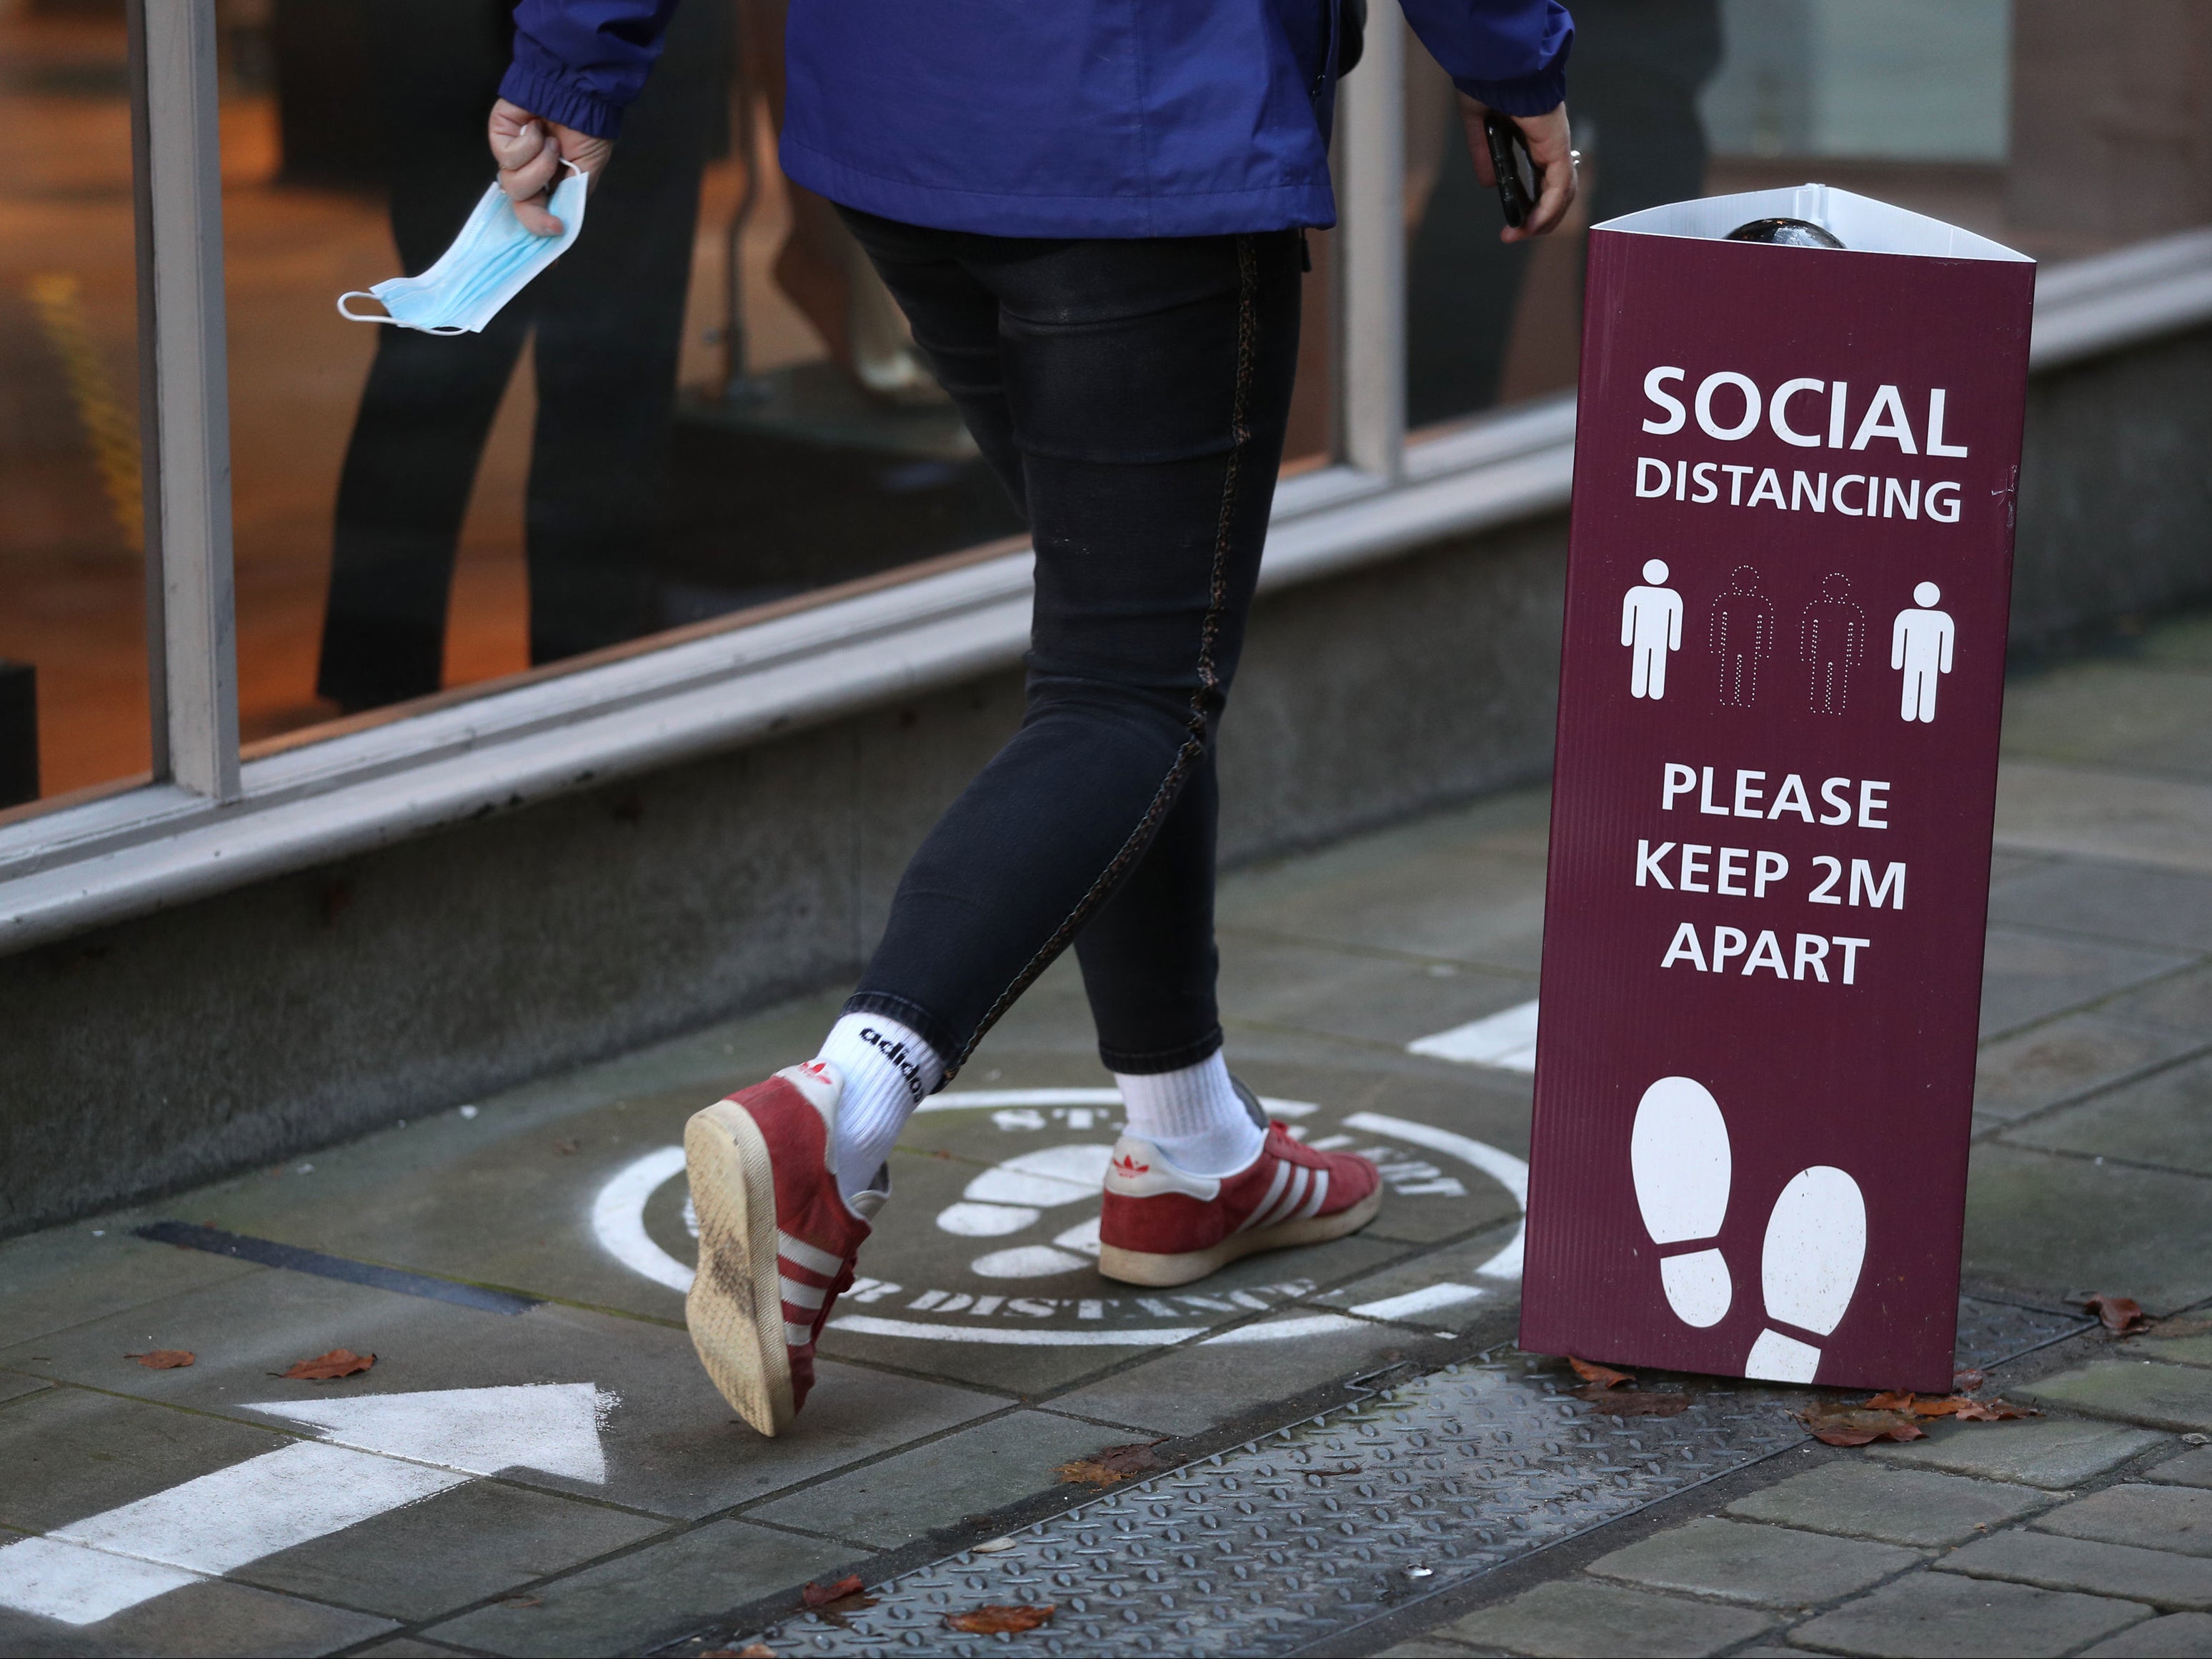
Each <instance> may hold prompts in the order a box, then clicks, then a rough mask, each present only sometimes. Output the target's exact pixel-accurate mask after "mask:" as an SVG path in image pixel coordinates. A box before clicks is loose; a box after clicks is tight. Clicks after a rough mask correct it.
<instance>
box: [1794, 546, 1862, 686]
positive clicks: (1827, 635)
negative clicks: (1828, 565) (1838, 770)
mask: <svg viewBox="0 0 2212 1659" xmlns="http://www.w3.org/2000/svg"><path fill="white" fill-rule="evenodd" d="M1866 649H1867V619H1866V612H1865V611H1862V610H1860V609H1859V607H1858V606H1857V604H1855V603H1854V602H1853V601H1852V599H1851V584H1850V579H1849V578H1848V577H1845V576H1844V575H1843V574H1840V573H1833V574H1829V575H1826V576H1823V577H1822V578H1821V579H1820V598H1819V599H1815V600H1814V601H1813V602H1812V603H1811V604H1810V605H1807V606H1806V607H1805V620H1804V623H1803V624H1802V628H1801V629H1800V632H1799V655H1800V656H1801V657H1802V659H1803V660H1804V661H1805V662H1806V663H1807V664H1808V665H1809V666H1810V667H1811V669H1812V671H1813V675H1812V684H1811V687H1810V690H1809V693H1808V696H1809V697H1810V699H1811V702H1812V706H1813V712H1814V714H1842V713H1843V712H1844V706H1845V705H1846V704H1847V703H1849V702H1850V694H1851V665H1852V664H1853V663H1856V662H1860V661H1863V660H1864V659H1865V657H1866Z"/></svg>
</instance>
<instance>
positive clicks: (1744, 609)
mask: <svg viewBox="0 0 2212 1659" xmlns="http://www.w3.org/2000/svg"><path fill="white" fill-rule="evenodd" d="M1774 635H1775V627H1774V602H1773V601H1772V600H1771V599H1768V598H1767V597H1766V595H1765V594H1764V593H1762V592H1759V572H1758V571H1757V570H1756V569H1755V568H1753V567H1752V566H1750V565H1747V564H1740V565H1738V566H1736V568H1735V569H1734V570H1731V571H1730V572H1729V585H1728V592H1725V593H1723V594H1722V595H1721V596H1720V598H1719V599H1716V600H1714V601H1713V623H1712V631H1711V639H1710V641H1709V643H1710V645H1711V649H1712V653H1713V654H1714V655H1715V656H1717V657H1718V658H1719V659H1721V701H1722V702H1724V703H1729V704H1731V705H1733V706H1734V707H1735V708H1750V707H1751V705H1752V704H1753V702H1757V701H1758V699H1759V659H1761V658H1762V657H1771V656H1772V655H1773V654H1774Z"/></svg>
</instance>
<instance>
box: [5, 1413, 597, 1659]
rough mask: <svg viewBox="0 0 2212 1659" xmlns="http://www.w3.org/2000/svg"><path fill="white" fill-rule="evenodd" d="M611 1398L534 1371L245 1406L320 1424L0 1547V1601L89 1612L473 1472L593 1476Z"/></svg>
mask: <svg viewBox="0 0 2212 1659" xmlns="http://www.w3.org/2000/svg"><path fill="white" fill-rule="evenodd" d="M615 1403H616V1401H615V1397H614V1396H613V1395H603V1394H601V1393H600V1392H599V1390H598V1389H596V1388H594V1387H593V1386H592V1384H591V1383H537V1384H532V1385H527V1386H524V1387H520V1388H502V1389H441V1390H440V1391H438V1392H436V1393H431V1394H386V1395H366V1396H363V1397H362V1398H359V1399H353V1400H317V1401H289V1400H288V1401H269V1402H268V1403H266V1404H264V1405H258V1406H248V1407H246V1410H247V1411H255V1412H266V1413H269V1414H270V1416H272V1417H285V1418H289V1419H292V1420H293V1421H295V1422H299V1423H308V1424H312V1425H314V1426H315V1427H317V1428H319V1429H320V1430H322V1431H323V1438H322V1439H321V1440H320V1441H303V1442H301V1443H298V1444H296V1445H290V1446H286V1447H284V1448H283V1449H282V1450H280V1451H273V1452H270V1453H267V1454H265V1455H263V1456H260V1457H253V1458H248V1459H247V1460H246V1462H243V1463H234V1464H232V1465H231V1466H230V1467H229V1468H227V1469H217V1470H216V1472H215V1473H214V1474H204V1475H202V1476H200V1478H199V1479H198V1480H187V1481H185V1483H184V1484H183V1485H182V1486H172V1487H170V1488H169V1489H168V1490H167V1492H155V1494H154V1495H153V1496H152V1497H151V1498H140V1499H139V1500H138V1501H137V1503H135V1504H124V1505H123V1506H122V1507H121V1508H119V1509H112V1510H107V1511H106V1513H105V1514H102V1515H95V1516H91V1517H90V1518H88V1519H87V1520H83V1521H76V1522H71V1523H70V1524H69V1525H68V1526H65V1527H57V1528H54V1529H53V1530H52V1532H50V1533H48V1534H46V1536H45V1537H43V1538H27V1539H24V1540H22V1541H21V1542H19V1543H14V1544H9V1545H8V1546H6V1547H0V1607H15V1608H17V1609H19V1610H21V1611H22V1612H24V1613H40V1614H42V1615H43V1616H45V1617H46V1618H48V1619H58V1620H61V1621H62V1622H63V1623H64V1624H69V1625H91V1624H97V1623H98V1622H99V1621H100V1620H102V1619H107V1618H112V1617H113V1616H114V1615H115V1614H116V1613H121V1612H122V1611H124V1610H125V1608H126V1607H136V1606H137V1605H138V1603H140V1602H141V1601H150V1600H152V1599H153V1598H154V1597H155V1596H156V1595H162V1594H164V1593H166V1592H167V1591H169V1590H173V1589H181V1588H182V1587H183V1586H185V1585H186V1584H193V1583H199V1582H200V1581H201V1580H203V1579H204V1578H209V1577H219V1576H220V1575H222V1574H223V1573H226V1572H228V1571H232V1570H233V1569H234V1568H238V1567H242V1566H244V1565H246V1563H247V1562H249V1561H258V1560H259V1559H261V1558H262V1557H263V1556H264V1555H274V1554H276V1552H277V1551H279V1550H287V1549H290V1548H291V1547H293V1546H294V1545H295V1544H304V1543H307V1541H309V1540H311V1539H316V1538H320V1537H322V1536H324V1535H325V1534H328V1533H333V1532H340V1531H343V1529H344V1528H348V1527H350V1526H353V1525H355V1524H356V1522H362V1521H366V1520H368V1519H369V1518H370V1517H371V1516H378V1515H382V1514H383V1513H384V1512H385V1511H386V1510H396V1509H400V1508H404V1506H405V1505H407V1504H416V1503H420V1502H421V1501H422V1499H424V1498H430V1497H434V1496H435V1495H436V1494H437V1493H439V1492H444V1491H446V1490H447V1489H448V1488H449V1487H453V1486H461V1485H464V1484H465V1483H466V1482H468V1481H470V1480H474V1479H476V1478H477V1476H478V1475H485V1474H498V1473H499V1472H500V1471H501V1469H510V1468H526V1469H537V1470H539V1471H541V1472H542V1473H544V1474H558V1475H567V1476H569V1477H570V1478H572V1479H574V1480H589V1481H592V1482H594V1483H604V1482H605V1480H606V1478H607V1465H606V1458H605V1455H604V1454H603V1453H602V1452H601V1450H600V1449H599V1426H600V1425H601V1424H602V1423H603V1422H604V1421H605V1417H606V1413H608V1411H610V1410H611V1409H612V1408H613V1407H614V1405H615Z"/></svg>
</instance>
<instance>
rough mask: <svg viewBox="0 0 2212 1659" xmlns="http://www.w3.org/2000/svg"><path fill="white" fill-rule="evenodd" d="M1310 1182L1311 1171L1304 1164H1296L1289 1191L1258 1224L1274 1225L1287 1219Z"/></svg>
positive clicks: (1304, 1193)
mask: <svg viewBox="0 0 2212 1659" xmlns="http://www.w3.org/2000/svg"><path fill="white" fill-rule="evenodd" d="M1312 1182H1313V1174H1312V1171H1310V1170H1308V1169H1307V1168H1306V1167H1305V1166H1304V1164H1299V1165H1298V1166H1297V1167H1296V1168H1295V1169H1294V1170H1292V1171H1291V1189H1290V1191H1288V1192H1286V1193H1285V1194H1283V1201H1282V1202H1281V1203H1279V1204H1278V1205H1277V1206H1275V1207H1274V1208H1273V1210H1270V1211H1269V1212H1267V1220H1265V1221H1263V1222H1262V1223H1261V1224H1260V1225H1261V1226H1263V1227H1275V1226H1279V1225H1282V1224H1283V1223H1284V1222H1285V1221H1287V1220H1289V1219H1290V1218H1291V1216H1292V1215H1293V1214H1295V1213H1296V1212H1297V1207H1298V1206H1299V1205H1300V1204H1302V1203H1304V1201H1305V1196H1306V1188H1308V1187H1309V1186H1310V1185H1311V1184H1312Z"/></svg>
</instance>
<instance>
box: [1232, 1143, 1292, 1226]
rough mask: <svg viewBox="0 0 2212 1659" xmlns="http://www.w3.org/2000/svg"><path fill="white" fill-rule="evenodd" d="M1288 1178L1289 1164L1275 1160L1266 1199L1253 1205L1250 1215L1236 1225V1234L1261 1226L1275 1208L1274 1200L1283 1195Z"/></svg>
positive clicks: (1289, 1172) (1289, 1174)
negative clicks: (1273, 1174)
mask: <svg viewBox="0 0 2212 1659" xmlns="http://www.w3.org/2000/svg"><path fill="white" fill-rule="evenodd" d="M1290 1178H1291V1166H1290V1165H1289V1164H1287V1163H1285V1162H1284V1161H1283V1160H1281V1159H1277V1160H1276V1163H1275V1178H1274V1180H1273V1182H1269V1183H1268V1187H1267V1197H1265V1198H1263V1199H1261V1200H1260V1201H1259V1203H1258V1204H1256V1205H1255V1206H1253V1210H1252V1213H1251V1214H1249V1215H1248V1216H1246V1217H1245V1218H1244V1219H1243V1221H1242V1222H1241V1223H1240V1224H1238V1225H1237V1231H1238V1232H1240V1233H1241V1232H1248V1231H1250V1230H1251V1229H1252V1228H1255V1227H1257V1226H1260V1225H1262V1221H1263V1219H1264V1218H1265V1217H1266V1215H1267V1212H1268V1211H1270V1210H1272V1209H1273V1208H1274V1207H1275V1200H1277V1199H1279V1198H1280V1197H1281V1196H1282V1195H1283V1188H1284V1185H1285V1183H1286V1182H1288V1181H1289V1180H1290Z"/></svg>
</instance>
